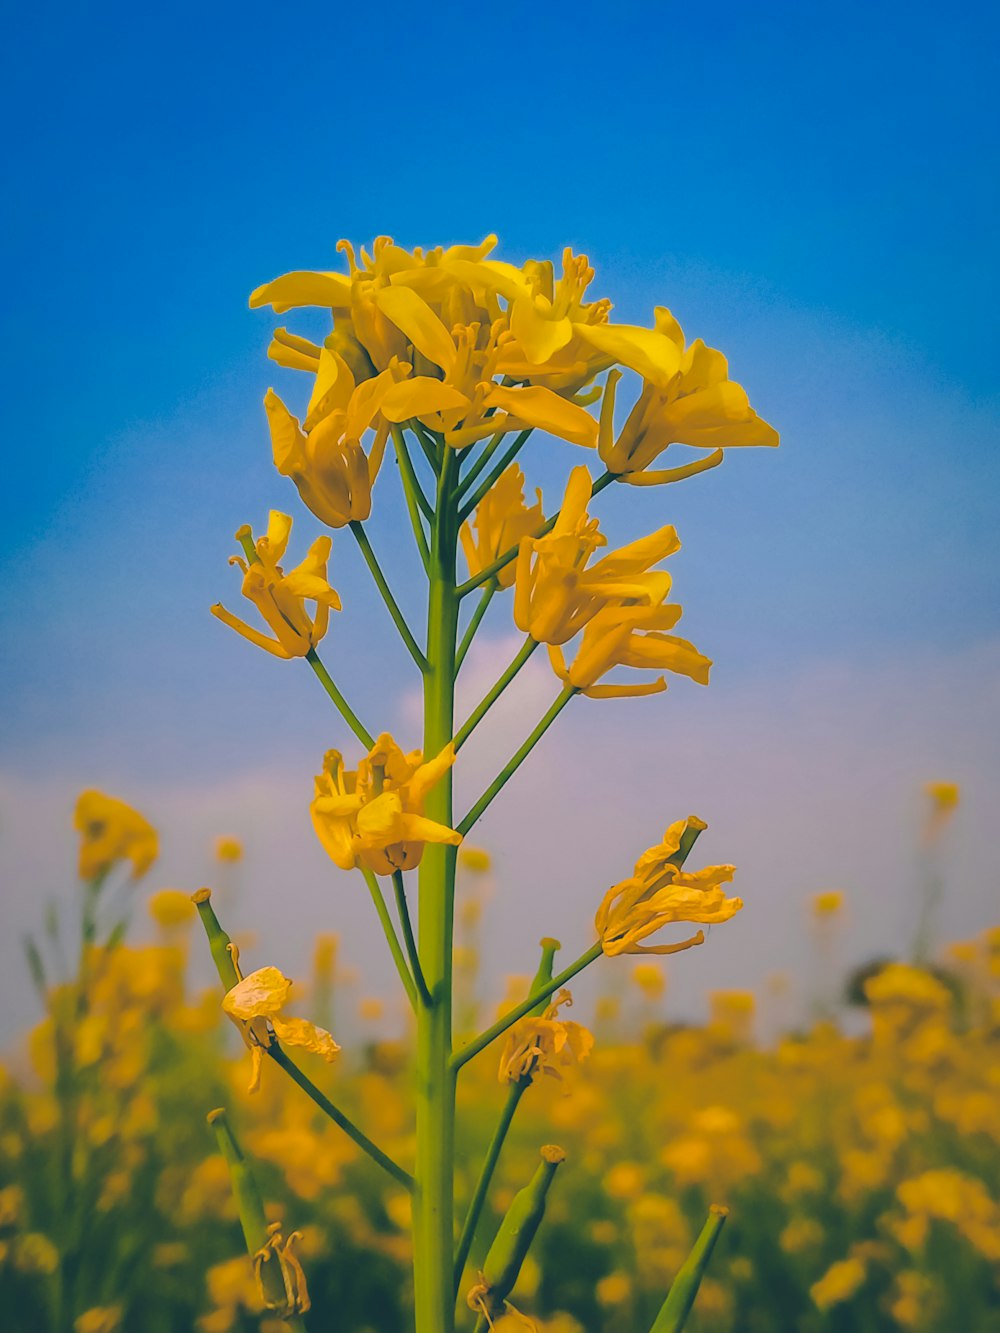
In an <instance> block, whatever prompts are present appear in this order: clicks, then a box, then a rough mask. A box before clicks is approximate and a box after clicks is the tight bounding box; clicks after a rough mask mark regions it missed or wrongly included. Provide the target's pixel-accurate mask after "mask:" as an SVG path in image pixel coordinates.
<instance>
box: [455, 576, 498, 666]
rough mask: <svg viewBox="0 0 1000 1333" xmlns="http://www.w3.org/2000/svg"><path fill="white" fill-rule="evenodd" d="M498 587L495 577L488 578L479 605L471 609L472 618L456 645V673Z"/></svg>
mask: <svg viewBox="0 0 1000 1333" xmlns="http://www.w3.org/2000/svg"><path fill="white" fill-rule="evenodd" d="M499 587H500V584H499V583H498V582H497V581H496V579H490V581H489V583H487V585H486V587H485V588H484V589H483V595H482V597H480V599H479V605H478V606H477V607H476V609H475V611H473V613H472V619H471V620H470V621H469V624H468V626H467V628H466V631H465V633H464V634H463V635H462V642H461V643H460V644H459V645H458V653H457V654H456V656H455V673H456V675H457V674H458V672H459V671H461V669H462V663H463V662H464V661H465V656H466V654H467V653H468V651H469V649H470V648H471V647H472V640H473V639H474V638H475V637H476V631H477V630H478V629H479V626H480V624H481V623H482V619H483V616H485V614H486V612H487V609H488V608H489V604H490V602H492V600H493V597H494V594H495V593H496V590H497V589H498V588H499Z"/></svg>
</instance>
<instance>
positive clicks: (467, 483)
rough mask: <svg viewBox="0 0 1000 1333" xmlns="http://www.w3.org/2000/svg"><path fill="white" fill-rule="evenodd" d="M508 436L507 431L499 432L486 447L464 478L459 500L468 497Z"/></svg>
mask: <svg viewBox="0 0 1000 1333" xmlns="http://www.w3.org/2000/svg"><path fill="white" fill-rule="evenodd" d="M506 434H507V432H506V431H503V430H498V431H497V433H496V434H495V435H494V436H493V438H492V439H491V440H490V442H489V444H488V445H486V447H485V448H484V449H483V452H482V453H481V454H480V455H479V457H478V458H477V459H476V461H475V462H474V463H473V464H472V466H471V467H470V468H469V470H468V472H467V473H466V474H465V476H464V477H463V478H462V481H461V484H460V485H459V488H458V498H459V500H461V499H462V498H463V497H464V496H466V495H468V493H469V488H470V487H471V486H473V485H474V484H475V481H476V478H477V477H478V476H479V474H480V473H481V472H482V470H483V468H484V467H486V466H487V464H488V463H489V461H490V459H491V458H492V457H493V455H494V454H495V453H496V451H497V450H498V449H499V448H500V446H501V444H503V442H504V438H505V436H506Z"/></svg>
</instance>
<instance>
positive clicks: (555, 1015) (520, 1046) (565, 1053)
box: [498, 990, 594, 1083]
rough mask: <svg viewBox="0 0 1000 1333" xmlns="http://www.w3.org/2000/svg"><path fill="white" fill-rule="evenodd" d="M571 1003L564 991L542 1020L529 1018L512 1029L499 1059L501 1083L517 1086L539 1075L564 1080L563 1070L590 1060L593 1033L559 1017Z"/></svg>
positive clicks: (533, 1017)
mask: <svg viewBox="0 0 1000 1333" xmlns="http://www.w3.org/2000/svg"><path fill="white" fill-rule="evenodd" d="M572 1003H573V997H572V995H571V994H570V993H569V991H568V990H561V991H560V992H559V994H558V995H557V996H556V998H555V999H554V1000H553V1002H552V1003H551V1004H550V1005H549V1006H548V1008H547V1009H546V1010H545V1012H544V1013H543V1014H542V1015H541V1016H540V1017H535V1016H534V1015H528V1016H526V1017H525V1018H521V1019H519V1020H518V1021H517V1022H516V1023H515V1024H514V1025H513V1026H512V1027H511V1029H510V1032H509V1033H508V1036H507V1041H506V1044H505V1046H504V1050H503V1055H502V1056H501V1058H500V1070H499V1074H498V1077H499V1079H500V1082H501V1083H517V1082H518V1081H519V1080H520V1079H523V1078H534V1076H535V1075H536V1074H539V1073H541V1074H549V1075H550V1076H551V1077H553V1078H561V1077H562V1070H563V1069H565V1068H567V1067H568V1066H570V1065H573V1064H577V1063H579V1062H580V1061H581V1060H585V1059H586V1058H587V1056H588V1055H589V1054H590V1052H591V1049H592V1047H593V1045H594V1038H593V1036H592V1035H591V1033H589V1032H588V1031H587V1029H586V1028H585V1027H582V1026H581V1025H580V1024H579V1023H573V1022H571V1021H570V1020H568V1019H564V1018H560V1017H559V1010H560V1009H561V1008H562V1006H563V1005H571V1004H572Z"/></svg>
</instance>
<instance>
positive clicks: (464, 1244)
mask: <svg viewBox="0 0 1000 1333" xmlns="http://www.w3.org/2000/svg"><path fill="white" fill-rule="evenodd" d="M530 1086H531V1079H530V1078H521V1079H518V1080H517V1082H516V1083H512V1084H511V1085H510V1090H509V1091H508V1093H507V1100H506V1102H505V1103H504V1108H503V1110H502V1111H501V1113H500V1120H499V1122H498V1124H497V1127H496V1129H495V1130H494V1131H493V1137H492V1139H491V1140H490V1146H489V1147H488V1148H487V1150H486V1157H485V1159H484V1160H483V1165H482V1169H481V1170H480V1172H479V1179H478V1180H477V1181H476V1188H475V1192H474V1193H473V1195H472V1198H471V1200H470V1201H469V1209H468V1212H467V1213H466V1214H465V1221H464V1223H463V1224H462V1234H461V1236H460V1237H459V1241H458V1248H457V1250H456V1251H455V1294H456V1296H457V1295H458V1286H459V1283H460V1282H461V1281H462V1273H463V1271H464V1269H465V1263H466V1260H467V1259H468V1257H469V1251H470V1250H471V1249H472V1242H473V1240H474V1239H475V1235H476V1227H477V1226H478V1225H479V1218H480V1215H481V1213H482V1211H483V1204H484V1203H485V1202H486V1195H487V1194H488V1193H489V1188H490V1183H491V1182H492V1180H493V1172H494V1171H495V1170H496V1166H497V1162H498V1161H499V1160H500V1153H501V1151H502V1150H503V1145H504V1140H505V1139H506V1137H507V1131H508V1130H509V1129H510V1126H511V1121H512V1120H513V1119H514V1112H515V1111H516V1110H517V1104H518V1102H519V1101H520V1100H521V1098H522V1097H523V1096H524V1093H525V1090H526V1089H527V1088H528V1087H530Z"/></svg>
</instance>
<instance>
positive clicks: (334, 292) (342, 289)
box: [250, 271, 351, 315]
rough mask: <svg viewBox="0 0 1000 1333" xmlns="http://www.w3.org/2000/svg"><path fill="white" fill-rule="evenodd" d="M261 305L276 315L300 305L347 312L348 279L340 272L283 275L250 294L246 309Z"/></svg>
mask: <svg viewBox="0 0 1000 1333" xmlns="http://www.w3.org/2000/svg"><path fill="white" fill-rule="evenodd" d="M262 305H269V306H273V307H274V310H275V312H276V313H277V314H279V315H280V314H282V313H283V312H284V311H285V310H292V309H294V308H295V307H296V306H304V305H318V306H329V307H330V308H331V309H334V310H347V309H349V308H350V305H351V280H350V278H348V277H346V276H345V275H344V274H343V273H309V272H304V271H297V272H295V273H285V274H283V275H282V276H281V277H280V278H275V279H274V280H273V281H272V282H265V283H264V285H263V287H258V288H256V290H255V291H253V292H251V294H250V309H251V310H256V309H258V307H260V306H262Z"/></svg>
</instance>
